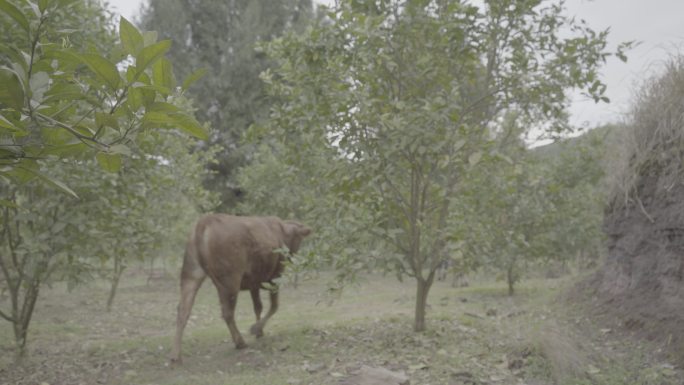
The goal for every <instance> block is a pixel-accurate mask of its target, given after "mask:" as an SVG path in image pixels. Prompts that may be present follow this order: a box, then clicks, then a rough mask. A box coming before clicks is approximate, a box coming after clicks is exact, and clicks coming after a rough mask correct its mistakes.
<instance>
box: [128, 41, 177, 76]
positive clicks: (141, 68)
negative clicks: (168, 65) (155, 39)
mask: <svg viewBox="0 0 684 385" xmlns="http://www.w3.org/2000/svg"><path fill="white" fill-rule="evenodd" d="M169 48H171V40H162V41H160V42H159V43H155V44H152V45H150V46H148V47H145V48H143V49H142V50H141V51H140V53H139V54H138V56H136V58H135V66H136V71H137V72H136V78H137V76H140V74H141V73H143V72H145V70H146V69H147V68H148V67H150V66H151V65H152V64H154V63H155V62H156V61H157V60H159V59H160V58H161V57H163V56H164V54H165V53H166V52H167V51H168V50H169Z"/></svg>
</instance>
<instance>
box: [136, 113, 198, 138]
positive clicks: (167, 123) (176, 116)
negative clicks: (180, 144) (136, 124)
mask: <svg viewBox="0 0 684 385" xmlns="http://www.w3.org/2000/svg"><path fill="white" fill-rule="evenodd" d="M142 120H143V126H144V127H147V128H154V127H166V128H179V129H181V130H183V131H185V132H187V133H188V134H190V135H192V136H194V137H196V138H198V139H201V140H206V139H207V138H208V134H207V132H206V130H205V129H204V127H202V125H201V124H199V122H198V121H197V120H195V118H193V117H191V116H188V115H186V114H183V113H170V114H167V113H165V112H158V111H148V112H147V113H145V116H143V119H142Z"/></svg>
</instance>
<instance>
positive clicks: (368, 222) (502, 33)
mask: <svg viewBox="0 0 684 385" xmlns="http://www.w3.org/2000/svg"><path fill="white" fill-rule="evenodd" d="M607 34H608V33H607V31H602V32H595V31H593V30H592V29H591V28H589V27H588V26H586V25H585V24H584V23H581V22H580V23H578V22H576V21H575V20H574V19H572V18H569V17H567V16H566V15H565V14H564V8H563V6H562V2H561V3H555V2H544V1H540V0H536V1H517V0H516V1H514V0H497V1H485V2H484V5H483V6H482V7H478V6H475V5H471V4H469V3H468V2H464V1H425V0H421V1H418V0H408V1H372V2H361V1H355V0H354V1H340V2H339V5H338V6H337V7H336V8H335V9H334V10H332V11H331V12H330V13H329V14H328V15H327V18H326V19H325V20H323V21H321V22H320V23H318V24H317V25H315V26H314V27H313V28H310V29H307V31H306V32H305V33H304V34H301V35H296V34H288V35H287V36H285V37H284V38H281V39H276V40H274V41H273V42H272V43H270V44H268V45H267V46H266V47H265V49H266V52H267V53H268V55H269V56H270V57H271V58H273V60H275V61H276V63H277V65H276V67H275V68H274V70H273V71H266V72H265V73H264V74H263V75H262V77H263V79H264V80H265V81H266V83H267V84H268V85H269V87H270V88H269V89H270V90H271V92H272V94H273V95H274V97H275V98H276V99H277V100H279V101H280V103H279V104H278V105H277V106H276V107H275V108H274V109H273V111H272V113H271V120H270V121H269V123H268V124H267V125H265V126H264V127H262V128H261V130H260V133H261V135H262V136H263V137H269V138H270V140H273V138H277V139H278V140H280V141H281V142H282V143H283V144H284V148H285V149H286V150H287V151H289V152H290V155H287V156H283V157H282V160H283V161H287V162H289V163H290V164H291V165H292V166H293V167H297V168H300V169H302V170H308V168H307V167H304V165H308V164H310V162H311V160H310V158H309V154H312V153H314V154H318V153H320V147H321V146H325V147H326V148H328V149H331V153H332V152H334V153H335V157H336V159H330V160H329V161H327V162H318V163H317V167H320V168H321V169H323V170H324V171H322V172H321V173H320V175H325V179H323V180H321V183H324V184H326V185H330V186H332V188H331V189H332V191H334V193H335V194H334V197H335V200H334V201H331V202H329V203H328V204H329V205H333V206H337V207H343V209H340V210H342V211H345V212H348V213H362V214H361V215H349V216H347V217H346V218H347V219H351V220H353V221H354V225H355V227H356V233H357V234H358V233H363V234H371V235H373V236H374V238H375V239H376V240H377V241H378V242H382V244H383V245H384V246H385V247H386V249H385V250H386V251H385V252H384V253H376V254H373V258H365V259H366V260H369V261H371V262H372V263H375V264H378V265H381V266H385V267H386V268H387V269H389V270H392V271H394V272H396V273H397V274H398V276H399V277H401V276H404V275H408V276H410V277H412V278H413V279H415V282H416V306H415V323H414V329H415V330H416V331H422V330H424V329H425V327H426V325H425V309H426V303H427V296H428V293H429V290H430V288H431V286H432V283H433V281H434V277H435V271H436V269H437V268H438V266H440V264H442V262H443V261H445V260H446V259H447V258H448V257H449V255H450V254H451V253H456V252H458V251H459V248H462V247H464V246H463V245H464V242H463V240H464V239H465V235H464V234H465V232H464V231H467V229H468V224H467V223H464V222H463V220H464V217H463V216H460V214H459V207H462V203H463V202H462V200H461V194H463V193H465V192H466V191H467V189H468V186H467V185H465V184H464V181H465V180H466V178H465V176H466V175H468V174H469V173H473V172H477V170H478V167H479V166H481V163H484V162H489V161H490V159H494V158H496V157H497V154H496V146H494V145H492V143H493V142H494V141H495V139H496V138H497V137H498V136H499V135H501V134H502V130H501V129H500V128H499V126H500V119H501V118H502V117H503V116H504V115H505V114H509V113H512V112H516V113H518V115H519V116H520V117H521V119H524V122H525V125H523V127H525V128H526V129H531V128H532V127H544V128H546V129H547V131H549V132H551V133H562V132H565V131H566V130H567V129H568V128H567V124H566V113H565V107H566V105H567V100H568V99H567V97H566V92H567V91H568V90H570V89H572V88H581V89H584V90H585V91H586V93H587V94H588V95H590V96H592V97H593V98H594V99H595V100H597V101H600V100H605V99H606V98H605V96H604V95H603V93H604V91H605V86H604V85H603V83H602V82H601V80H600V79H599V75H598V70H599V68H600V66H601V65H602V64H603V63H604V62H605V60H606V58H607V57H608V56H609V55H611V53H610V52H609V51H608V50H607V48H606V38H607ZM623 48H624V46H621V47H620V49H619V50H618V52H617V54H618V55H620V56H621V57H622V56H623V53H622V49H623ZM471 193H473V192H471ZM475 193H476V192H475ZM347 209H348V210H347ZM329 220H330V218H325V221H324V220H321V223H320V225H319V226H326V225H328V223H330V222H329ZM329 233H330V234H331V235H333V234H334V235H335V236H340V235H342V234H344V233H341V234H340V233H338V232H336V231H335V230H334V229H330V230H329ZM349 244H355V243H353V242H349ZM357 247H358V246H357ZM364 256H365V255H364ZM336 257H337V256H336ZM359 260H360V258H352V259H350V261H353V263H355V264H356V263H357V262H358V261H359Z"/></svg>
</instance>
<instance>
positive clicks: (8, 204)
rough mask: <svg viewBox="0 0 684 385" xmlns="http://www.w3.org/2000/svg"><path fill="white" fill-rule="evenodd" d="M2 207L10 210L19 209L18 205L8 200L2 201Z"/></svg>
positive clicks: (0, 203) (0, 200) (0, 204)
mask: <svg viewBox="0 0 684 385" xmlns="http://www.w3.org/2000/svg"><path fill="white" fill-rule="evenodd" d="M0 206H3V207H9V208H17V204H16V203H14V202H12V201H8V200H7V199H0Z"/></svg>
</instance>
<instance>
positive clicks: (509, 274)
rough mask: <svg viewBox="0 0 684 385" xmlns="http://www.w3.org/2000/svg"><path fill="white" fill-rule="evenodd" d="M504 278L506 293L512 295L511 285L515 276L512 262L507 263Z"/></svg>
mask: <svg viewBox="0 0 684 385" xmlns="http://www.w3.org/2000/svg"><path fill="white" fill-rule="evenodd" d="M506 279H507V281H508V295H509V296H512V295H513V292H514V290H513V285H514V284H515V276H514V274H513V264H510V265H508V269H507V270H506Z"/></svg>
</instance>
